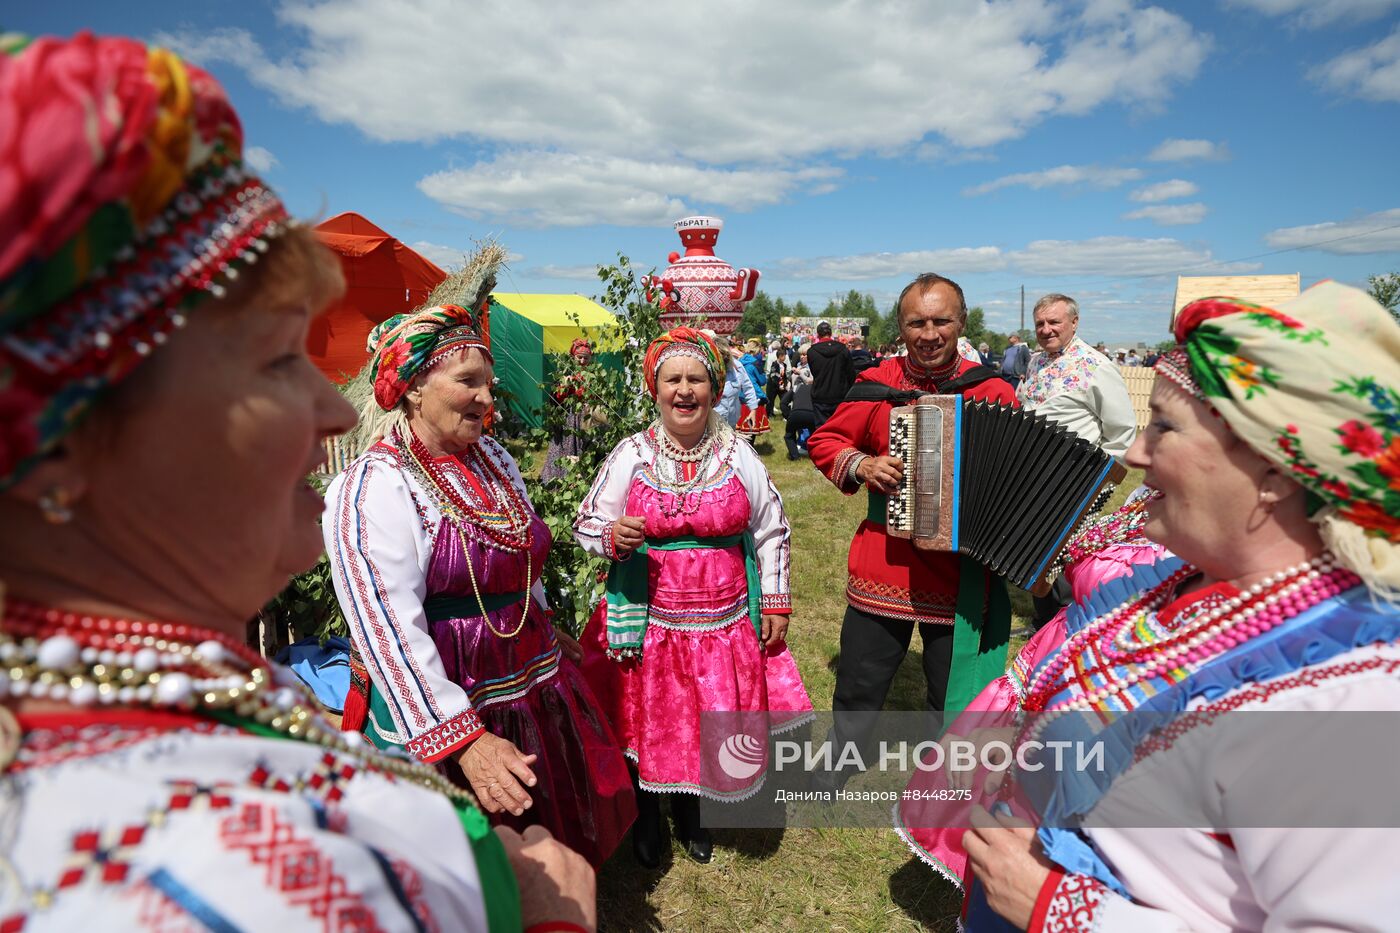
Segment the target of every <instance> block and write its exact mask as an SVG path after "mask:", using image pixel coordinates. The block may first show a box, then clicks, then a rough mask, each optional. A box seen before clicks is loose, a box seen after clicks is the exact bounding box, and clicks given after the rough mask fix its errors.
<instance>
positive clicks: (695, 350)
mask: <svg viewBox="0 0 1400 933" xmlns="http://www.w3.org/2000/svg"><path fill="white" fill-rule="evenodd" d="M673 356H693V357H695V358H696V359H697V360H699V361H700V362H701V363H703V364H704V366H705V370H706V371H707V372H708V373H709V374H710V384H711V385H713V386H714V389H715V398H719V394H720V392H722V391H724V374H725V372H726V366H725V362H724V355H723V354H722V353H720V351H719V347H718V346H717V345H716V344H715V342H714V341H713V340H712V339H710V337H709V336H707V335H706V334H704V333H703V332H701V331H698V330H695V329H693V328H690V327H677V328H675V329H673V330H669V331H667V332H666V333H664V334H662V335H661V336H660V337H657V338H656V339H655V340H653V341H652V342H651V346H649V347H647V354H646V357H645V359H643V361H642V369H643V376H644V377H645V379H646V383H647V391H648V392H650V393H651V397H652V398H656V373H657V371H658V370H660V369H661V364H662V363H664V362H666V361H667V360H669V359H670V358H671V357H673Z"/></svg>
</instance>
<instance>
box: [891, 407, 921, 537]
mask: <svg viewBox="0 0 1400 933" xmlns="http://www.w3.org/2000/svg"><path fill="white" fill-rule="evenodd" d="M913 433H914V413H913V411H908V412H900V413H897V414H895V415H893V416H891V418H890V456H891V457H898V458H899V459H900V460H902V461H903V462H904V463H905V464H906V465H907V464H912V463H913V462H914V438H913ZM913 483H914V471H913V470H911V469H909V468H908V467H907V466H906V468H905V470H904V476H903V478H901V479H900V481H899V488H897V489H896V490H895V491H894V492H892V493H890V495H889V503H888V505H887V506H886V509H885V524H886V527H887V528H888V529H889V530H890V531H893V532H903V533H904V534H906V535H907V534H908V533H909V532H911V531H913V530H914V502H913V499H914V497H913Z"/></svg>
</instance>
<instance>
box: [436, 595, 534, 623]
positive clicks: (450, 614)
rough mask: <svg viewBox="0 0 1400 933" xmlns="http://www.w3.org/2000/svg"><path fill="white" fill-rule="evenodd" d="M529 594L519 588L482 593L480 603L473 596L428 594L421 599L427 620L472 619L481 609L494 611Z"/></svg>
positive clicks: (510, 604)
mask: <svg viewBox="0 0 1400 933" xmlns="http://www.w3.org/2000/svg"><path fill="white" fill-rule="evenodd" d="M528 595H530V594H529V593H526V592H525V591H523V590H521V591H519V592H515V593H482V594H481V601H480V603H478V602H477V598H476V597H475V596H430V597H428V598H427V599H425V600H424V601H423V612H424V613H426V614H427V616H428V621H429V622H442V621H444V620H445V619H474V618H476V617H477V616H479V615H481V610H482V609H483V608H485V609H486V611H487V612H495V611H496V610H497V609H504V608H506V607H507V606H513V605H515V604H516V603H518V602H520V601H521V600H522V599H524V598H525V597H526V596H528Z"/></svg>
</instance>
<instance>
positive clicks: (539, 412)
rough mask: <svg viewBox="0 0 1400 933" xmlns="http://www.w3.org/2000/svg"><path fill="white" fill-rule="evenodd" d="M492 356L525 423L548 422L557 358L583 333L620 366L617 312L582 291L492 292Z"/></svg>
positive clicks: (604, 359)
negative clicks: (572, 293)
mask: <svg viewBox="0 0 1400 933" xmlns="http://www.w3.org/2000/svg"><path fill="white" fill-rule="evenodd" d="M488 320H489V321H490V329H491V355H492V356H493V357H494V358H495V360H496V378H497V379H499V380H500V385H501V388H502V389H504V390H505V392H504V394H505V395H506V396H507V398H506V400H505V401H506V405H507V406H508V407H509V408H510V410H511V413H512V414H514V415H516V416H517V417H519V418H520V419H521V420H522V421H523V422H524V423H525V425H526V427H530V428H537V427H539V426H540V425H541V424H542V422H543V413H544V406H545V405H547V404H549V402H550V398H549V391H548V389H549V387H550V386H552V385H553V384H554V361H553V359H552V356H554V355H556V354H558V355H564V356H567V355H568V353H569V347H570V346H572V345H573V342H574V340H575V339H576V338H578V337H583V338H586V339H587V340H589V341H590V342H591V343H592V344H593V353H594V358H595V359H596V360H598V361H599V362H600V363H602V364H603V365H605V366H616V365H618V353H617V351H618V350H619V349H620V344H619V337H618V333H617V321H616V319H615V318H614V316H613V313H612V312H611V311H609V310H608V309H606V308H604V307H602V306H601V305H599V304H597V303H595V302H592V301H590V300H588V299H587V298H584V297H583V296H581V295H524V294H520V293H518V292H496V293H494V294H492V295H491V311H490V317H489V319H488Z"/></svg>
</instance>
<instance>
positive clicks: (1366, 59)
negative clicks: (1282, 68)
mask: <svg viewBox="0 0 1400 933" xmlns="http://www.w3.org/2000/svg"><path fill="white" fill-rule="evenodd" d="M1308 77H1310V78H1312V79H1313V80H1314V81H1317V82H1318V83H1319V84H1321V85H1322V86H1323V87H1326V88H1328V89H1330V90H1333V91H1336V92H1338V93H1341V94H1351V95H1353V96H1355V97H1361V98H1364V99H1366V100H1378V101H1382V102H1400V26H1396V27H1395V31H1394V32H1392V33H1391V34H1390V35H1389V36H1387V37H1385V38H1384V39H1382V40H1381V41H1379V42H1377V43H1375V44H1374V45H1368V46H1366V47H1365V48H1360V49H1352V50H1350V51H1347V52H1343V53H1342V54H1341V55H1338V56H1337V57H1336V58H1334V59H1332V60H1331V61H1328V62H1324V63H1323V64H1321V65H1319V66H1318V67H1316V68H1314V69H1313V70H1312V71H1311V72H1309V73H1308Z"/></svg>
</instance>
